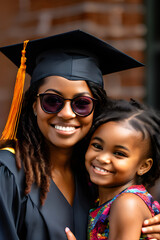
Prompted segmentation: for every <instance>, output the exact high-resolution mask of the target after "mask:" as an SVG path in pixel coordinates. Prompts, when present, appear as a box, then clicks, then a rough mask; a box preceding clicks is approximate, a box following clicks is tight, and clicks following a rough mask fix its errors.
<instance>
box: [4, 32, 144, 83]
mask: <svg viewBox="0 0 160 240" xmlns="http://www.w3.org/2000/svg"><path fill="white" fill-rule="evenodd" d="M22 49H23V43H20V44H15V45H10V46H6V47H2V48H0V51H1V52H2V53H3V54H4V55H6V56H7V57H8V58H9V59H10V60H11V61H12V62H13V63H14V64H15V65H16V66H18V67H19V65H20V59H21V50H22ZM26 58H27V62H26V65H27V69H26V71H27V73H29V74H30V75H31V76H32V79H31V83H32V82H35V81H37V80H40V79H42V78H44V77H47V76H51V75H58V76H62V77H66V78H68V79H70V80H90V81H93V82H96V83H97V84H99V85H100V86H103V80H102V75H105V74H109V73H113V72H117V71H122V70H125V69H130V68H135V67H140V66H143V64H141V63H140V62H138V61H136V60H135V59H133V58H131V57H129V56H128V55H126V54H124V53H122V52H121V51H119V50H117V49H115V48H114V47H112V46H111V45H109V44H108V43H106V42H104V41H102V40H100V39H98V38H96V37H94V36H92V35H90V34H88V33H85V32H83V31H81V30H75V31H71V32H66V33H62V34H58V35H54V36H51V37H46V38H41V39H38V40H33V41H29V43H28V45H27V48H26Z"/></svg>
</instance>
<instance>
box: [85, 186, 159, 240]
mask: <svg viewBox="0 0 160 240" xmlns="http://www.w3.org/2000/svg"><path fill="white" fill-rule="evenodd" d="M122 193H133V194H136V195H137V196H139V197H140V198H141V199H142V200H143V201H144V202H145V203H146V205H147V206H148V208H149V209H150V211H151V214H152V216H154V215H157V214H158V213H160V205H159V203H158V202H157V201H154V200H153V197H152V196H151V195H150V194H149V193H148V192H147V191H146V189H145V187H144V186H143V185H133V186H131V187H129V188H127V189H125V190H123V191H122V192H121V193H119V194H118V195H116V196H115V197H114V198H113V199H111V200H110V201H108V202H106V203H104V204H102V205H101V206H99V207H97V208H94V209H91V210H90V212H89V222H88V239H92V240H96V239H108V236H109V212H110V208H111V205H112V203H113V201H114V200H115V199H116V198H117V197H118V196H119V195H120V194H122ZM140 239H149V238H148V237H147V236H146V235H144V234H141V236H140Z"/></svg>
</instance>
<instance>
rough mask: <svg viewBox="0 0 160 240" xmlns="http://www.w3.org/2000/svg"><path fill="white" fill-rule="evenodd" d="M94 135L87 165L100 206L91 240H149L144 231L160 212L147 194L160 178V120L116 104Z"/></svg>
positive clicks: (93, 216) (147, 111) (147, 112)
mask: <svg viewBox="0 0 160 240" xmlns="http://www.w3.org/2000/svg"><path fill="white" fill-rule="evenodd" d="M92 133H93V135H92V137H91V141H90V144H89V147H88V150H87V152H86V162H85V164H86V169H87V171H88V173H89V176H90V180H91V181H92V182H93V183H94V184H96V185H97V186H98V192H99V200H98V206H97V207H96V208H94V209H91V210H90V213H89V223H88V239H92V240H93V239H94V240H95V239H109V240H111V239H112V240H118V239H121V240H125V239H127V240H128V239H130V240H132V239H133V240H138V239H149V238H148V237H147V236H145V235H144V234H141V228H142V225H143V221H144V220H145V219H147V218H149V217H151V216H154V215H156V214H158V213H159V212H160V205H159V204H158V202H156V201H154V200H153V198H152V196H151V195H150V194H149V193H148V192H147V191H146V189H145V187H150V186H152V185H153V184H154V183H155V180H156V179H157V178H158V177H159V175H160V150H159V149H160V115H158V114H156V113H155V111H153V110H151V109H147V108H146V107H145V106H143V105H141V104H139V103H137V102H135V101H134V100H131V101H130V102H127V101H125V100H119V101H113V102H112V103H111V105H110V108H106V109H105V111H104V112H103V114H102V115H101V116H99V117H98V118H97V120H96V122H95V125H94V129H93V132H92ZM67 230H68V229H67ZM67 232H68V233H67V234H69V231H67Z"/></svg>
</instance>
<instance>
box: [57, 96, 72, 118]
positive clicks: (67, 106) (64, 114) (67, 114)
mask: <svg viewBox="0 0 160 240" xmlns="http://www.w3.org/2000/svg"><path fill="white" fill-rule="evenodd" d="M57 116H58V117H61V118H64V119H70V118H75V117H76V114H75V113H74V112H73V110H72V108H71V102H70V100H66V101H65V103H64V107H63V108H62V110H61V111H60V112H58V113H57Z"/></svg>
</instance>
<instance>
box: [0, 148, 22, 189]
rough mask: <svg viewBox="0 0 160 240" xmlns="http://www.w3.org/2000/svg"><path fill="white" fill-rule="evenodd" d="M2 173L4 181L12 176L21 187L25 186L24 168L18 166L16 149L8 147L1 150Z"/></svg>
mask: <svg viewBox="0 0 160 240" xmlns="http://www.w3.org/2000/svg"><path fill="white" fill-rule="evenodd" d="M0 174H1V176H0V177H1V181H2V180H3V181H4V180H5V179H6V178H10V179H11V178H12V179H13V181H15V183H16V185H17V186H18V187H19V188H23V184H24V176H25V175H24V170H23V169H20V170H19V169H18V168H17V165H16V161H15V152H14V150H12V149H11V150H10V149H7V148H6V149H1V150H0ZM2 175H3V177H4V179H3V178H2Z"/></svg>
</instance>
